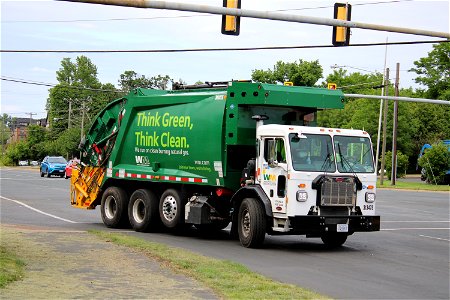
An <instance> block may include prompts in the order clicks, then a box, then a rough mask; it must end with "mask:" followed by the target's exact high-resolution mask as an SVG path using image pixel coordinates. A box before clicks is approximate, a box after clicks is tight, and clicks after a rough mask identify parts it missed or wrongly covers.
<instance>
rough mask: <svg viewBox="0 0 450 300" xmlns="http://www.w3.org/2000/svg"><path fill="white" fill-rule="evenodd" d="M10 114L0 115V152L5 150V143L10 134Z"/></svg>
mask: <svg viewBox="0 0 450 300" xmlns="http://www.w3.org/2000/svg"><path fill="white" fill-rule="evenodd" d="M11 121H12V119H11V116H9V115H8V114H3V115H1V116H0V143H1V145H2V146H1V147H2V149H1V151H2V153H3V152H4V151H5V145H6V142H7V141H8V139H9V137H10V136H11V130H10V129H9V124H10V123H11Z"/></svg>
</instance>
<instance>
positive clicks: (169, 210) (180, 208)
mask: <svg viewBox="0 0 450 300" xmlns="http://www.w3.org/2000/svg"><path fill="white" fill-rule="evenodd" d="M185 204H186V203H185V202H184V201H183V200H182V199H181V195H180V192H179V191H177V190H175V189H168V190H166V191H165V192H164V193H163V194H162V196H161V200H160V202H159V216H160V217H161V221H162V223H163V224H164V226H166V227H167V228H180V227H183V225H184V224H185V223H184V205H185Z"/></svg>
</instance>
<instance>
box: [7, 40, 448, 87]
mask: <svg viewBox="0 0 450 300" xmlns="http://www.w3.org/2000/svg"><path fill="white" fill-rule="evenodd" d="M448 42H450V40H422V41H406V42H387V43H386V42H377V43H359V44H351V45H348V46H341V48H342V47H372V46H386V45H417V44H436V43H448ZM317 48H336V46H334V45H299V46H263V47H232V48H187V49H126V50H113V49H109V50H87V49H84V50H80V49H79V50H50V49H47V50H24V49H22V50H19V49H1V50H0V53H179V52H219V51H256V50H287V49H317ZM11 81H12V80H11Z"/></svg>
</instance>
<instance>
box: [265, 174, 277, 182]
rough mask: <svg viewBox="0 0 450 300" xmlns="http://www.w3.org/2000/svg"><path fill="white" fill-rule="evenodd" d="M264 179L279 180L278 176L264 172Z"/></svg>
mask: <svg viewBox="0 0 450 300" xmlns="http://www.w3.org/2000/svg"><path fill="white" fill-rule="evenodd" d="M263 179H264V180H269V181H276V180H277V176H276V175H273V174H263Z"/></svg>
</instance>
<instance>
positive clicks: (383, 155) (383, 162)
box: [380, 68, 389, 185]
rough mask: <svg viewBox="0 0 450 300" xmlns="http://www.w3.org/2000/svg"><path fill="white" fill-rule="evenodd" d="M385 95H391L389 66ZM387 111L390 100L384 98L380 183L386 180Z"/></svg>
mask: <svg viewBox="0 0 450 300" xmlns="http://www.w3.org/2000/svg"><path fill="white" fill-rule="evenodd" d="M384 94H385V96H387V95H389V68H386V88H385V90H384ZM387 113H388V100H387V99H385V100H384V110H383V146H382V150H381V169H380V185H383V181H384V165H385V162H386V156H385V155H386V130H387Z"/></svg>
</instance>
